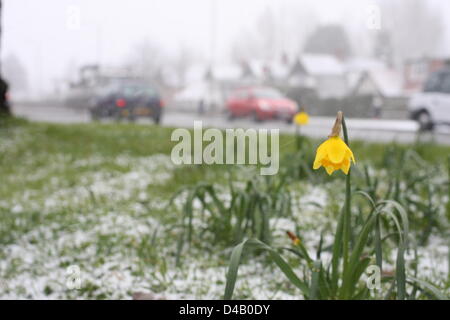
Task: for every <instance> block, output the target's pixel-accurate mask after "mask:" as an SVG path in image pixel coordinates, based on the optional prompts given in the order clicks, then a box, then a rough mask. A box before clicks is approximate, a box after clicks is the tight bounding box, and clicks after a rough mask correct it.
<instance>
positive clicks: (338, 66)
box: [298, 54, 345, 75]
mask: <svg viewBox="0 0 450 320" xmlns="http://www.w3.org/2000/svg"><path fill="white" fill-rule="evenodd" d="M298 61H299V63H300V65H301V67H302V68H303V69H304V71H305V72H306V73H308V74H309V75H343V74H344V71H345V68H344V66H343V64H342V63H341V62H340V61H339V60H338V59H336V58H335V57H334V56H332V55H328V54H303V55H301V56H300V57H299V60H298Z"/></svg>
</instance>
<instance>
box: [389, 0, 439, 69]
mask: <svg viewBox="0 0 450 320" xmlns="http://www.w3.org/2000/svg"><path fill="white" fill-rule="evenodd" d="M381 8H382V11H381V13H382V28H383V29H385V30H386V31H387V32H388V33H389V34H390V38H391V39H390V41H391V44H392V50H393V55H394V58H395V60H396V62H397V63H401V62H402V61H403V60H404V59H407V58H414V57H421V56H432V55H436V54H438V53H439V50H440V49H441V48H440V46H441V43H442V35H443V22H442V16H441V13H440V12H439V11H438V10H437V9H436V8H432V7H431V6H430V3H429V2H427V1H422V0H408V1H398V0H390V1H386V0H384V1H382V2H381Z"/></svg>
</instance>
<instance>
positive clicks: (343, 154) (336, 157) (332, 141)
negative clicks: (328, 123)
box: [313, 113, 355, 175]
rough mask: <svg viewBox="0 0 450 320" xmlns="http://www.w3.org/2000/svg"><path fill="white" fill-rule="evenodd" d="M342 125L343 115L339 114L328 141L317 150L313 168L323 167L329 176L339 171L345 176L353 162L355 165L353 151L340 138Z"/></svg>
mask: <svg viewBox="0 0 450 320" xmlns="http://www.w3.org/2000/svg"><path fill="white" fill-rule="evenodd" d="M341 123H342V113H338V117H337V119H336V123H335V125H334V127H333V130H332V132H331V134H330V136H329V138H328V140H326V141H325V142H323V143H322V144H321V145H320V146H319V147H318V148H317V152H316V158H315V160H314V166H313V168H314V169H319V168H320V167H321V166H323V167H324V168H325V170H326V171H327V173H328V174H329V175H331V174H332V173H333V172H334V171H336V170H339V169H341V170H342V172H344V173H345V174H348V172H349V170H350V165H351V162H352V161H353V163H355V157H354V156H353V152H352V150H350V148H349V147H348V146H347V144H346V143H345V142H344V141H343V140H342V139H341V138H340V137H339V133H340V128H341Z"/></svg>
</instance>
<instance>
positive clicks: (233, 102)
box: [227, 87, 298, 122]
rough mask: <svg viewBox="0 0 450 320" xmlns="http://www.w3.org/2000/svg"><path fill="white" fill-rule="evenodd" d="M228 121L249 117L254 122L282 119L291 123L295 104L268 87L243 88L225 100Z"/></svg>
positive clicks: (296, 107)
mask: <svg viewBox="0 0 450 320" xmlns="http://www.w3.org/2000/svg"><path fill="white" fill-rule="evenodd" d="M227 111H228V117H229V119H234V118H238V117H246V116H250V117H252V118H253V119H254V120H255V121H258V122H259V121H263V120H268V119H282V120H285V121H286V122H291V121H292V118H293V117H294V115H295V114H296V113H297V111H298V106H297V103H296V102H295V101H293V100H290V99H289V98H287V97H286V96H284V95H283V94H282V93H281V92H279V91H278V90H276V89H273V88H270V87H245V88H240V89H237V90H236V91H234V92H233V93H232V94H231V95H230V97H229V98H228V100H227Z"/></svg>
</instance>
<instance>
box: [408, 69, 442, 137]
mask: <svg viewBox="0 0 450 320" xmlns="http://www.w3.org/2000/svg"><path fill="white" fill-rule="evenodd" d="M408 109H409V112H410V116H411V119H413V120H417V121H418V122H419V125H420V129H421V130H433V128H434V125H435V124H450V68H446V69H443V70H440V71H437V72H434V73H432V74H431V75H430V77H429V78H428V80H427V81H426V83H425V86H424V89H423V91H422V92H420V93H417V94H415V95H414V96H412V97H411V99H410V101H409V104H408Z"/></svg>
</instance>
